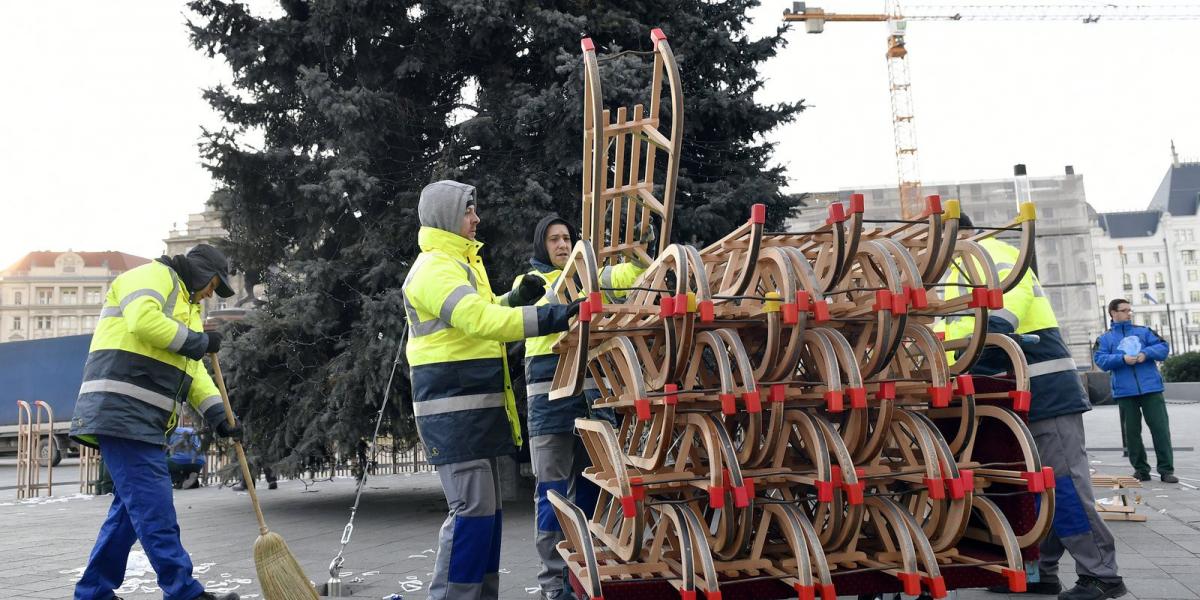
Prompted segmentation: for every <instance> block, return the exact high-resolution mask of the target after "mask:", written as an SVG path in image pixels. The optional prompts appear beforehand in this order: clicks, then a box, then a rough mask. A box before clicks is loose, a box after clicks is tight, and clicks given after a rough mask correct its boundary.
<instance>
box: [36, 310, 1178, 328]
mask: <svg viewBox="0 0 1200 600" xmlns="http://www.w3.org/2000/svg"><path fill="white" fill-rule="evenodd" d="M1197 314H1200V313H1197ZM53 326H54V321H53V319H52V318H51V317H34V318H33V328H34V329H36V330H38V331H50V328H51V327H53Z"/></svg>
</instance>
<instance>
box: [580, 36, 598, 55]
mask: <svg viewBox="0 0 1200 600" xmlns="http://www.w3.org/2000/svg"><path fill="white" fill-rule="evenodd" d="M579 45H580V46H581V47H583V51H584V52H594V51H595V50H596V44H594V43H593V42H592V38H590V37H586V38H583V39H582V40H579Z"/></svg>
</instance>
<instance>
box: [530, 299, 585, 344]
mask: <svg viewBox="0 0 1200 600" xmlns="http://www.w3.org/2000/svg"><path fill="white" fill-rule="evenodd" d="M582 302H583V298H580V299H578V300H575V301H574V302H572V303H570V304H547V305H545V306H539V307H538V330H539V331H538V335H539V336H541V335H549V334H551V333H559V332H562V331H566V330H568V329H570V328H571V318H572V317H574V316H575V315H577V314H579V305H580V303H582Z"/></svg>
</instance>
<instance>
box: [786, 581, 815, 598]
mask: <svg viewBox="0 0 1200 600" xmlns="http://www.w3.org/2000/svg"><path fill="white" fill-rule="evenodd" d="M792 589H794V590H796V600H817V586H815V585H804V584H802V583H800V582H796V583H794V584H792Z"/></svg>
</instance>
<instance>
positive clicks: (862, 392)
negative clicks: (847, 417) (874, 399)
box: [846, 387, 867, 408]
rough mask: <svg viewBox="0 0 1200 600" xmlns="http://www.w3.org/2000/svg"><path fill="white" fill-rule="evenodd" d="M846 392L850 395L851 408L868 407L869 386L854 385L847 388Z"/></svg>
mask: <svg viewBox="0 0 1200 600" xmlns="http://www.w3.org/2000/svg"><path fill="white" fill-rule="evenodd" d="M846 394H847V395H848V396H850V408H866V407H867V388H865V387H852V388H846Z"/></svg>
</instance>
